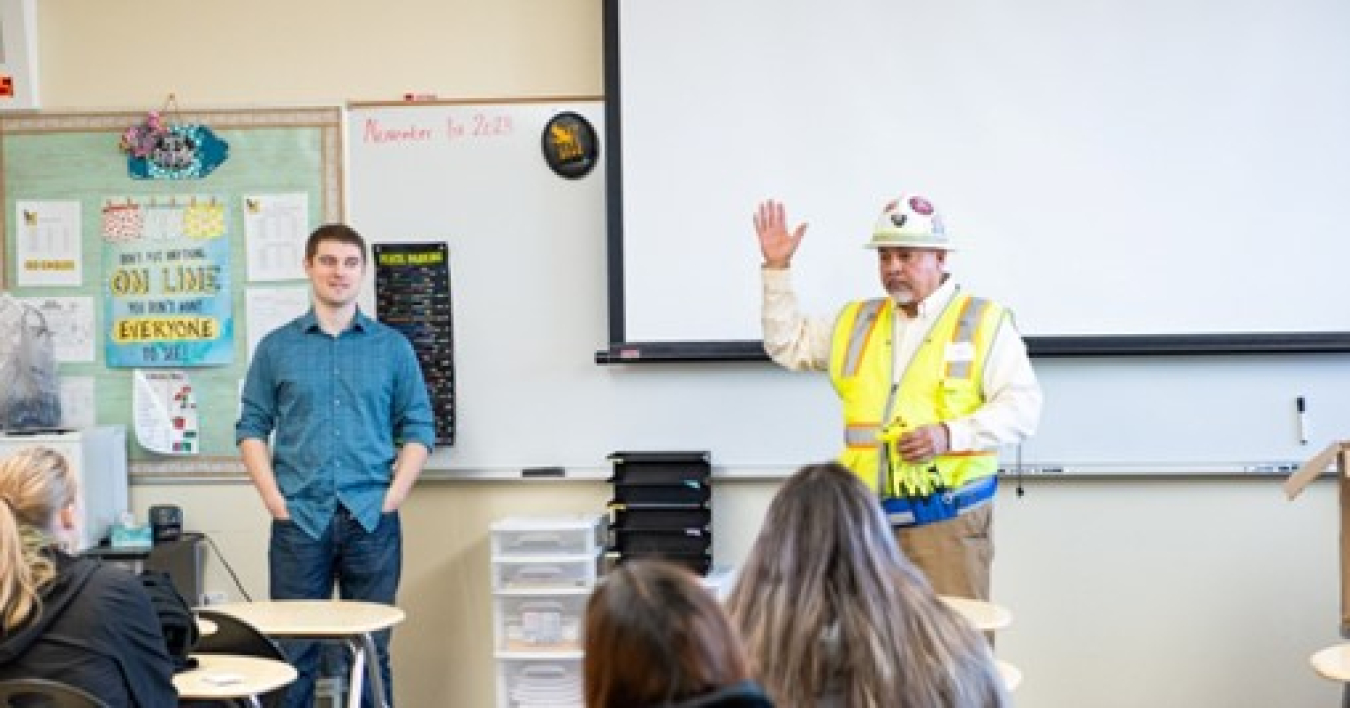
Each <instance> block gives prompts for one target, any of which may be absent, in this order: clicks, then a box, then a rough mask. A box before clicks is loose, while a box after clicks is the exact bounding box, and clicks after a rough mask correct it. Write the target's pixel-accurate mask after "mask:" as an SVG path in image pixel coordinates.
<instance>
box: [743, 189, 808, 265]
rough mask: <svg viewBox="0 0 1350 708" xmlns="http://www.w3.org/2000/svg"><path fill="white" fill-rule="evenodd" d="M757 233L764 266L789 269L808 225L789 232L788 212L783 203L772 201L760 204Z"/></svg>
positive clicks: (756, 219)
mask: <svg viewBox="0 0 1350 708" xmlns="http://www.w3.org/2000/svg"><path fill="white" fill-rule="evenodd" d="M755 233H756V234H758V235H759V251H760V253H761V254H763V256H764V265H765V266H767V267H769V268H787V267H788V266H789V265H791V264H792V254H794V253H796V252H797V246H798V245H800V244H801V242H802V236H804V235H806V224H805V223H802V224H798V225H797V228H795V229H792V230H791V231H789V230H788V225H787V210H786V209H784V208H783V203H782V202H776V201H774V200H772V199H768V200H765V201H763V202H760V204H759V208H758V209H757V210H756V211H755Z"/></svg>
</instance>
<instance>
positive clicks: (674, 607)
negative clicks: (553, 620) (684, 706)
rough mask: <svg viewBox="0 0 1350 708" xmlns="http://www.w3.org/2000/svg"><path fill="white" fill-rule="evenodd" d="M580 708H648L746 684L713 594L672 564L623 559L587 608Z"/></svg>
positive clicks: (742, 659) (745, 674) (731, 634)
mask: <svg viewBox="0 0 1350 708" xmlns="http://www.w3.org/2000/svg"><path fill="white" fill-rule="evenodd" d="M585 642H586V646H585V649H586V652H585V656H586V658H585V660H584V665H585V672H584V673H585V680H584V683H585V693H586V708H648V707H653V706H662V705H666V704H669V703H676V702H680V701H685V700H689V699H691V698H695V697H697V696H701V695H703V694H706V693H710V692H712V691H715V690H717V689H720V688H723V687H726V686H730V685H732V684H736V683H738V682H741V681H745V680H746V679H748V678H749V675H750V673H749V669H748V667H747V665H746V661H745V656H744V653H743V650H742V648H741V644H740V641H739V640H738V638H737V637H736V632H735V630H734V629H733V628H732V626H731V624H730V622H729V621H728V619H727V617H726V615H725V613H724V612H723V611H722V608H721V606H720V605H718V603H717V600H716V598H714V597H713V595H712V593H710V592H709V591H708V590H706V589H705V588H703V587H702V586H701V585H700V584H699V582H698V579H697V578H696V577H695V576H694V575H693V574H692V573H690V572H689V571H687V570H685V569H684V568H681V567H679V566H675V565H671V564H669V563H665V562H661V561H655V560H630V561H627V562H624V563H623V564H621V565H619V566H618V567H617V568H615V569H614V570H613V571H611V572H610V573H609V574H608V575H607V576H606V577H605V579H604V580H603V581H602V582H601V583H600V585H599V586H597V587H596V589H595V592H594V593H593V594H592V595H591V598H590V601H589V602H588V603H587V605H586V626H585Z"/></svg>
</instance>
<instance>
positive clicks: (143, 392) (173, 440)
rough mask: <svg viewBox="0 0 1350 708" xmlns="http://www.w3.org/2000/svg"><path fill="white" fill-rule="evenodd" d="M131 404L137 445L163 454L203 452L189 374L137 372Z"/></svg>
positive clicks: (157, 371)
mask: <svg viewBox="0 0 1350 708" xmlns="http://www.w3.org/2000/svg"><path fill="white" fill-rule="evenodd" d="M134 381H135V383H134V391H133V392H132V401H131V405H132V406H133V407H134V408H135V410H134V411H132V419H133V420H134V421H135V423H136V442H138V443H140V444H141V447H143V448H145V449H146V450H149V451H150V452H157V453H159V454H161V455H195V454H197V453H199V452H201V436H200V435H199V433H198V431H199V429H200V426H199V424H198V421H197V396H196V394H195V393H193V391H192V380H191V379H190V378H189V377H188V374H187V372H186V371H169V370H165V369H157V370H154V371H137V372H136V374H135V376H134Z"/></svg>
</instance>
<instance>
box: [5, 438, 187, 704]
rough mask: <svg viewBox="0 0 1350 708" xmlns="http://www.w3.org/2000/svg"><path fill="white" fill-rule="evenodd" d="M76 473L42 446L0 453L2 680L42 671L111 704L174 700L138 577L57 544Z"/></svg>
mask: <svg viewBox="0 0 1350 708" xmlns="http://www.w3.org/2000/svg"><path fill="white" fill-rule="evenodd" d="M77 494H78V490H77V489H76V483H75V475H74V474H73V473H72V472H71V469H70V466H69V464H68V463H67V462H66V458H65V457H63V456H62V455H61V454H60V453H58V452H56V451H54V450H51V449H48V448H42V447H32V448H26V449H24V450H21V451H19V452H18V453H16V454H14V455H13V456H11V457H9V458H7V459H5V460H3V461H0V680H3V679H13V678H44V679H50V680H53V681H59V682H61V683H65V684H68V685H71V686H75V687H76V688H81V689H83V690H85V691H86V692H88V693H90V694H92V695H94V696H97V697H98V698H100V699H101V700H103V702H104V703H106V704H107V705H109V706H111V707H112V708H123V707H132V708H136V707H144V708H165V706H173V705H176V703H177V700H178V694H177V692H176V691H175V690H174V687H173V682H172V679H173V664H172V663H171V661H170V659H169V652H168V648H167V646H166V645H165V641H164V635H163V632H162V630H161V628H160V624H159V617H158V616H157V615H156V614H155V611H154V609H153V608H152V607H151V605H150V598H149V597H148V596H147V595H146V593H145V589H144V588H143V587H142V586H141V581H140V580H138V579H137V578H136V577H135V576H134V575H132V574H131V573H129V572H127V571H126V570H123V569H121V568H118V567H115V566H111V565H104V564H101V563H99V562H98V561H96V560H94V559H91V558H80V557H77V556H72V555H70V554H69V553H67V552H66V551H65V550H63V549H62V547H63V545H64V544H65V543H66V542H67V540H68V539H73V538H75V537H76V535H75V532H76V530H77V526H76V523H77V519H78V517H77V513H76V503H77Z"/></svg>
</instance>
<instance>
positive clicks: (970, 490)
mask: <svg viewBox="0 0 1350 708" xmlns="http://www.w3.org/2000/svg"><path fill="white" fill-rule="evenodd" d="M997 489H998V477H997V476H996V475H990V476H988V477H981V478H980V479H977V480H974V481H972V482H967V483H966V484H963V485H961V486H960V487H958V488H956V489H946V488H939V489H937V490H936V491H934V492H933V493H931V494H928V495H925V496H921V497H891V498H888V499H882V500H881V508H882V510H883V511H884V512H885V513H886V519H887V520H888V521H890V522H891V526H922V525H924V524H932V523H936V522H938V521H946V520H948V519H954V518H956V517H958V516H960V515H962V514H964V513H966V512H968V511H971V510H973V509H976V508H978V507H980V506H983V505H984V504H986V503H988V502H989V501H991V500H992V499H993V498H994V492H995V491H996V490H997Z"/></svg>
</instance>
